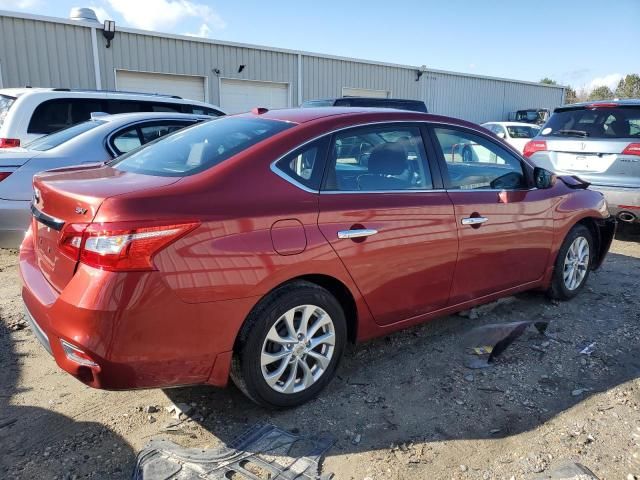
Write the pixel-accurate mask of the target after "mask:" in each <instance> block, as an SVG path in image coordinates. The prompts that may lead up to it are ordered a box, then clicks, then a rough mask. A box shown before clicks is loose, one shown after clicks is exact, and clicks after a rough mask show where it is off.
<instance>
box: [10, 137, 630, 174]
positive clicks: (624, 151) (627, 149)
mask: <svg viewBox="0 0 640 480" xmlns="http://www.w3.org/2000/svg"><path fill="white" fill-rule="evenodd" d="M622 155H640V143H630V144H629V145H627V148H625V149H624V150H623V151H622ZM0 175H2V174H0Z"/></svg>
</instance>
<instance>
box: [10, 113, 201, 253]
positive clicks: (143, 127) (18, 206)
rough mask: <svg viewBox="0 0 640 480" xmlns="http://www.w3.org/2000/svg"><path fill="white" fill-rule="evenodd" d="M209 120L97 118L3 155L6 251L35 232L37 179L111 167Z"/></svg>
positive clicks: (168, 115) (153, 116)
mask: <svg viewBox="0 0 640 480" xmlns="http://www.w3.org/2000/svg"><path fill="white" fill-rule="evenodd" d="M210 118H211V117H209V116H206V115H188V114H181V113H130V114H120V115H104V116H96V117H95V118H93V119H91V120H88V121H86V122H82V123H79V124H77V125H74V126H72V127H69V128H66V129H64V130H60V131H59V132H56V133H52V134H51V135H46V136H44V137H40V138H39V139H37V140H34V141H33V142H31V143H29V144H27V145H25V147H24V148H4V149H0V247H11V248H16V247H18V246H19V245H20V242H21V241H22V239H23V238H24V233H25V232H26V230H27V228H28V227H29V223H30V219H31V212H30V210H29V207H30V204H31V199H32V197H33V187H32V185H31V182H32V179H33V175H34V174H36V173H38V172H41V171H43V170H49V169H53V168H60V167H68V166H70V165H77V164H82V163H85V164H86V163H96V162H100V163H103V162H106V161H108V160H111V159H113V158H115V157H117V156H118V155H122V154H124V153H127V152H130V151H131V150H135V149H136V148H138V147H139V146H141V145H145V144H147V143H149V142H151V141H153V140H156V139H158V138H160V137H162V136H164V135H167V134H169V133H172V132H175V131H176V130H180V129H181V128H184V127H186V126H189V125H193V124H194V123H198V122H201V121H203V120H208V119H210Z"/></svg>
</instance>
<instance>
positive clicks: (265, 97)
mask: <svg viewBox="0 0 640 480" xmlns="http://www.w3.org/2000/svg"><path fill="white" fill-rule="evenodd" d="M288 106H289V85H287V84H286V83H273V82H254V81H250V80H230V79H227V78H223V79H221V80H220V107H221V108H222V109H223V110H224V111H225V112H227V113H240V112H248V111H249V110H251V109H252V108H254V107H266V108H270V109H271V108H287V107H288Z"/></svg>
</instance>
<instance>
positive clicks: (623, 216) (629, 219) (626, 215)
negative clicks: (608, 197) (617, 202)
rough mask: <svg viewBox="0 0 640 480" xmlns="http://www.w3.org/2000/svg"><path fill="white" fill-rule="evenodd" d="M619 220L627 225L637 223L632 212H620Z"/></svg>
mask: <svg viewBox="0 0 640 480" xmlns="http://www.w3.org/2000/svg"><path fill="white" fill-rule="evenodd" d="M618 220H620V221H621V222H625V223H633V222H635V221H636V216H635V214H633V213H631V212H620V213H619V214H618Z"/></svg>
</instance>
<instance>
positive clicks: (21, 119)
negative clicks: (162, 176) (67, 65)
mask: <svg viewBox="0 0 640 480" xmlns="http://www.w3.org/2000/svg"><path fill="white" fill-rule="evenodd" d="M93 112H105V113H110V114H117V113H129V112H169V113H192V114H196V115H210V116H213V117H218V116H220V115H224V112H223V111H222V110H221V109H220V108H219V107H217V106H215V105H210V104H208V103H204V102H198V101H195V100H184V99H182V98H180V97H176V96H171V95H159V94H146V93H135V92H112V91H107V90H70V89H68V88H5V89H0V148H10V147H19V146H21V145H24V144H26V143H29V142H31V141H33V140H35V139H36V138H39V137H42V136H43V135H48V134H50V133H53V132H56V131H58V130H62V129H63V128H67V127H70V126H71V125H75V124H76V123H80V122H84V121H85V120H89V118H90V117H91V113H93Z"/></svg>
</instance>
